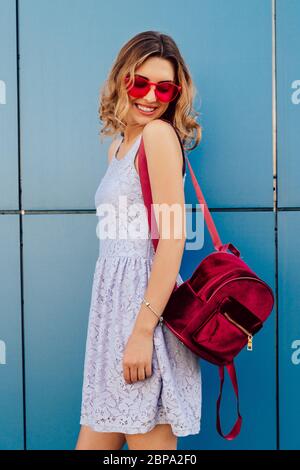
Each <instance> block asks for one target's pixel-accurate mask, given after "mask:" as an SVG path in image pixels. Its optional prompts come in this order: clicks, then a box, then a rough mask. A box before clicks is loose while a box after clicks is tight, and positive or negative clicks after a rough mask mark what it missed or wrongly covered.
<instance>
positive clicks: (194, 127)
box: [98, 31, 202, 151]
mask: <svg viewBox="0 0 300 470" xmlns="http://www.w3.org/2000/svg"><path fill="white" fill-rule="evenodd" d="M153 56H155V57H160V58H163V59H167V60H169V61H170V62H171V63H172V64H173V66H174V69H175V83H177V84H180V85H181V86H182V91H181V93H179V94H178V96H177V97H176V98H175V99H174V100H173V101H171V102H170V103H169V105H168V108H167V109H166V111H165V112H164V113H163V115H162V116H160V117H161V118H163V119H167V120H168V121H170V122H171V123H172V124H173V125H174V126H175V127H176V129H177V130H178V133H179V135H180V138H181V139H182V143H183V146H184V149H185V150H188V151H191V150H193V149H194V148H195V147H197V145H198V144H199V142H200V140H201V137H202V127H201V126H200V125H199V124H198V123H197V122H196V119H197V116H198V115H199V114H200V113H198V112H196V111H195V110H194V108H193V101H194V99H195V97H196V94H197V90H196V88H195V86H194V84H193V80H192V77H191V73H190V71H189V70H188V67H187V65H186V64H185V62H184V60H183V58H182V56H181V54H180V52H179V49H178V47H177V45H176V43H175V42H174V40H173V39H172V38H171V37H170V36H168V35H167V34H163V33H160V32H158V31H144V32H141V33H139V34H137V35H136V36H134V37H133V38H132V39H130V40H129V41H128V42H127V43H126V44H124V46H123V47H122V48H121V50H120V52H119V54H118V55H117V57H116V59H115V61H114V63H113V65H112V68H111V70H110V72H109V75H108V78H107V80H106V81H105V82H104V84H103V85H102V86H101V88H100V100H99V101H100V104H99V110H98V115H99V119H100V121H102V122H103V127H102V129H101V130H100V136H103V135H109V136H110V135H113V136H114V135H115V134H118V133H121V135H124V129H125V127H126V122H125V121H124V118H125V116H126V114H127V112H128V109H129V106H130V101H129V97H128V94H127V90H126V85H125V83H124V78H123V77H125V76H126V75H127V74H129V76H130V83H132V81H133V79H134V74H135V70H136V68H138V67H139V66H140V65H141V64H143V63H144V61H146V60H147V59H148V58H149V57H153ZM192 142H193V145H192V147H191V148H188V147H187V144H188V145H189V144H190V143H192Z"/></svg>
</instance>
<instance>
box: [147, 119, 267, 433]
mask: <svg viewBox="0 0 300 470" xmlns="http://www.w3.org/2000/svg"><path fill="white" fill-rule="evenodd" d="M167 122H169V121H167ZM169 124H171V125H172V126H173V124H172V123H170V122H169ZM173 128H174V130H175V132H176V134H177V137H178V139H179V141H180V145H181V149H182V153H183V159H184V167H183V173H184V172H185V159H186V160H187V162H188V166H189V169H190V172H191V177H192V183H193V186H194V188H195V191H196V195H197V199H198V201H199V203H200V204H201V206H200V207H201V209H202V210H203V213H204V220H205V222H206V224H207V227H208V230H209V233H210V236H211V238H212V242H213V245H214V247H215V251H214V252H212V253H211V254H209V255H208V256H206V257H205V258H204V259H203V260H202V261H201V262H200V264H199V265H198V266H197V268H196V269H195V270H194V272H193V274H192V276H191V277H190V278H189V279H187V280H186V281H185V282H183V283H182V284H181V285H179V286H178V285H177V284H176V285H175V287H174V289H173V291H172V293H171V296H170V298H169V300H168V303H167V305H166V307H165V309H164V311H163V316H162V317H161V321H162V322H163V323H164V324H165V325H166V327H167V328H169V330H170V331H171V332H172V333H173V334H174V335H175V336H176V337H177V338H178V339H179V340H180V341H181V342H182V343H183V344H184V345H185V346H186V347H187V348H189V349H190V350H191V351H193V352H194V353H195V354H196V355H198V356H199V357H200V358H202V359H205V360H206V361H208V362H210V363H212V364H215V365H217V366H219V375H220V392H219V397H218V399H217V420H216V426H217V430H218V432H219V434H220V435H221V436H222V437H224V438H225V439H228V440H231V439H234V438H235V437H236V436H237V435H238V434H239V432H240V429H241V424H242V417H241V414H240V409H239V393H238V383H237V377H236V371H235V366H234V361H233V360H234V357H235V356H236V355H237V354H238V353H239V352H240V351H241V350H242V349H243V348H244V347H245V346H247V349H248V350H250V351H251V350H252V341H253V336H254V335H255V334H256V333H257V332H258V331H259V330H260V329H261V328H262V326H263V322H264V321H265V320H266V319H267V318H268V316H269V315H270V313H271V312H272V309H273V305H274V295H273V291H272V289H271V288H270V286H269V285H268V284H267V283H266V282H265V281H264V280H262V279H261V278H260V277H259V276H258V275H257V274H256V273H255V272H254V271H253V270H252V269H251V268H250V267H249V266H248V265H247V264H246V263H245V261H243V260H242V259H241V256H240V251H239V250H238V249H237V248H236V247H235V246H234V245H233V244H232V243H226V244H223V243H222V242H221V239H220V237H219V234H218V232H217V229H216V227H215V224H214V221H213V219H212V216H211V214H210V212H209V209H208V207H207V204H206V202H205V199H204V196H203V194H202V192H201V189H200V186H199V184H198V182H197V179H196V177H195V175H194V172H193V170H192V167H191V165H190V162H189V160H188V158H187V157H186V156H185V152H184V148H183V144H182V142H181V139H180V136H179V134H178V131H177V129H176V128H175V126H173ZM138 167H139V176H140V181H141V188H142V194H143V199H144V203H145V206H146V208H147V215H148V222H149V227H150V230H151V234H154V236H153V237H152V242H153V246H154V250H156V247H157V244H158V237H159V234H158V230H157V225H156V221H155V217H154V216H153V214H154V210H153V208H152V194H151V186H150V180H149V174H148V166H147V159H146V154H145V148H144V143H143V137H142V139H141V143H140V146H139V150H138ZM152 221H153V227H152V223H151V222H152ZM228 250H229V251H228ZM224 367H226V369H227V371H228V374H229V377H230V379H231V383H232V385H233V388H234V392H235V395H236V398H237V414H238V417H237V420H236V422H235V424H234V426H233V427H232V429H231V431H230V432H229V433H228V434H227V435H224V434H223V432H222V430H221V423H220V404H221V397H222V390H223V383H224Z"/></svg>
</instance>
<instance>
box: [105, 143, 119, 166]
mask: <svg viewBox="0 0 300 470" xmlns="http://www.w3.org/2000/svg"><path fill="white" fill-rule="evenodd" d="M119 142H120V137H119V136H118V137H115V138H114V139H113V141H112V142H111V144H110V146H109V148H108V156H107V160H108V163H110V162H111V160H112V158H113V156H114V154H115V153H116V151H117V148H118V145H119Z"/></svg>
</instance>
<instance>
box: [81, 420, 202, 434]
mask: <svg viewBox="0 0 300 470" xmlns="http://www.w3.org/2000/svg"><path fill="white" fill-rule="evenodd" d="M80 424H82V425H84V426H89V427H90V428H91V429H92V430H93V431H96V432H121V433H124V434H145V433H147V432H149V431H152V429H153V428H154V427H155V426H156V425H157V424H170V425H171V427H172V424H171V423H168V422H166V421H163V420H156V421H155V422H152V423H151V424H150V425H149V426H144V427H143V428H141V429H140V430H139V431H133V430H132V429H129V430H128V428H127V427H126V425H124V424H120V423H119V424H116V423H115V424H114V425H111V424H109V425H105V424H94V423H91V422H90V421H89V420H88V419H85V418H81V419H80ZM200 430H201V426H200V423H199V422H198V423H197V424H196V425H195V426H194V427H192V428H189V429H186V430H184V431H182V430H180V431H175V430H174V429H173V428H172V432H173V434H174V435H175V436H176V437H186V436H190V435H194V434H199V432H200Z"/></svg>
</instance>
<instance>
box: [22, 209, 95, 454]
mask: <svg viewBox="0 0 300 470" xmlns="http://www.w3.org/2000/svg"><path fill="white" fill-rule="evenodd" d="M96 224H97V221H96V217H95V215H87V214H80V215H72V214H69V215H57V214H56V215H48V216H46V215H34V216H28V218H27V219H26V223H25V224H24V246H25V250H24V278H25V285H24V288H25V293H26V294H25V305H24V307H25V319H26V321H25V359H26V365H27V366H26V410H27V447H28V449H64V448H68V449H72V448H74V447H75V443H76V439H77V435H78V432H79V428H80V425H79V415H80V400H81V385H82V384H81V382H82V371H83V355H84V349H85V339H86V330H87V321H88V312H89V302H90V294H91V286H92V280H93V270H94V268H95V260H96V258H97V251H98V243H97V241H98V239H97V238H96V232H95V230H96Z"/></svg>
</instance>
